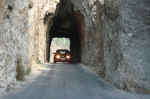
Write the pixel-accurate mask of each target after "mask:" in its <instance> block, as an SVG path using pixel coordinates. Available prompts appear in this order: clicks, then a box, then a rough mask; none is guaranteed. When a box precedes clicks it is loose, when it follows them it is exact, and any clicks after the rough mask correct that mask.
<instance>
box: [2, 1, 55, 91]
mask: <svg viewBox="0 0 150 99" xmlns="http://www.w3.org/2000/svg"><path fill="white" fill-rule="evenodd" d="M57 3H58V0H43V1H41V0H21V1H20V0H13V1H12V0H0V88H3V89H4V90H5V89H6V88H9V87H13V86H14V85H15V82H16V67H17V66H18V61H19V60H21V61H22V62H21V64H22V65H23V67H22V68H24V72H25V73H26V72H29V70H30V69H31V68H32V67H31V64H32V63H35V62H36V61H37V59H40V60H41V63H44V59H45V50H46V32H47V23H45V24H44V18H45V15H46V14H47V13H54V12H55V8H56V4H57ZM49 5H50V6H49Z"/></svg>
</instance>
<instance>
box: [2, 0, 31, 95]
mask: <svg viewBox="0 0 150 99" xmlns="http://www.w3.org/2000/svg"><path fill="white" fill-rule="evenodd" d="M27 18H28V2H27V1H26V0H15V1H13V0H0V93H1V91H2V90H6V89H7V90H9V88H11V87H13V86H14V85H15V82H16V66H17V61H18V58H21V60H22V65H23V66H24V69H25V70H27V69H28V66H29V65H28V63H29V60H28V43H29V42H28V37H29V34H28V20H27ZM1 89H2V90H1Z"/></svg>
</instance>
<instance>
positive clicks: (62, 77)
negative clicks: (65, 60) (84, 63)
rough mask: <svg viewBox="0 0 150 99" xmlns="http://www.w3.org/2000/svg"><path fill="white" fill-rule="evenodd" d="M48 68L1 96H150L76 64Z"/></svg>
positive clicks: (92, 98)
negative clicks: (127, 89)
mask: <svg viewBox="0 0 150 99" xmlns="http://www.w3.org/2000/svg"><path fill="white" fill-rule="evenodd" d="M48 68H49V70H48V71H44V70H43V71H42V72H43V73H42V75H41V76H40V77H39V78H37V79H36V80H35V81H33V82H32V83H31V84H29V85H28V86H26V87H25V88H24V89H22V90H21V91H18V92H14V93H10V94H8V95H7V96H4V97H2V99H150V96H148V95H136V94H130V93H126V92H123V91H120V90H117V89H115V88H113V87H112V86H111V85H109V84H107V83H104V81H103V80H101V79H100V78H99V77H98V76H96V75H95V74H94V73H92V72H89V71H88V70H87V69H83V68H82V67H81V66H80V65H79V64H51V65H48Z"/></svg>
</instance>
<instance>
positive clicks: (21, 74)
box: [16, 57, 25, 81]
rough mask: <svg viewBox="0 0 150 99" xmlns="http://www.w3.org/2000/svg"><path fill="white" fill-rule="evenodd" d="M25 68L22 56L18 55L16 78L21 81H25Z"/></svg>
mask: <svg viewBox="0 0 150 99" xmlns="http://www.w3.org/2000/svg"><path fill="white" fill-rule="evenodd" d="M24 76H25V70H24V66H23V63H22V58H21V57H18V59H17V66H16V79H17V80H19V81H24V79H25V77H24Z"/></svg>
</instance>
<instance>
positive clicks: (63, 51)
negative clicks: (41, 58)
mask: <svg viewBox="0 0 150 99" xmlns="http://www.w3.org/2000/svg"><path fill="white" fill-rule="evenodd" d="M57 52H58V53H60V54H66V53H67V52H69V51H68V50H57Z"/></svg>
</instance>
